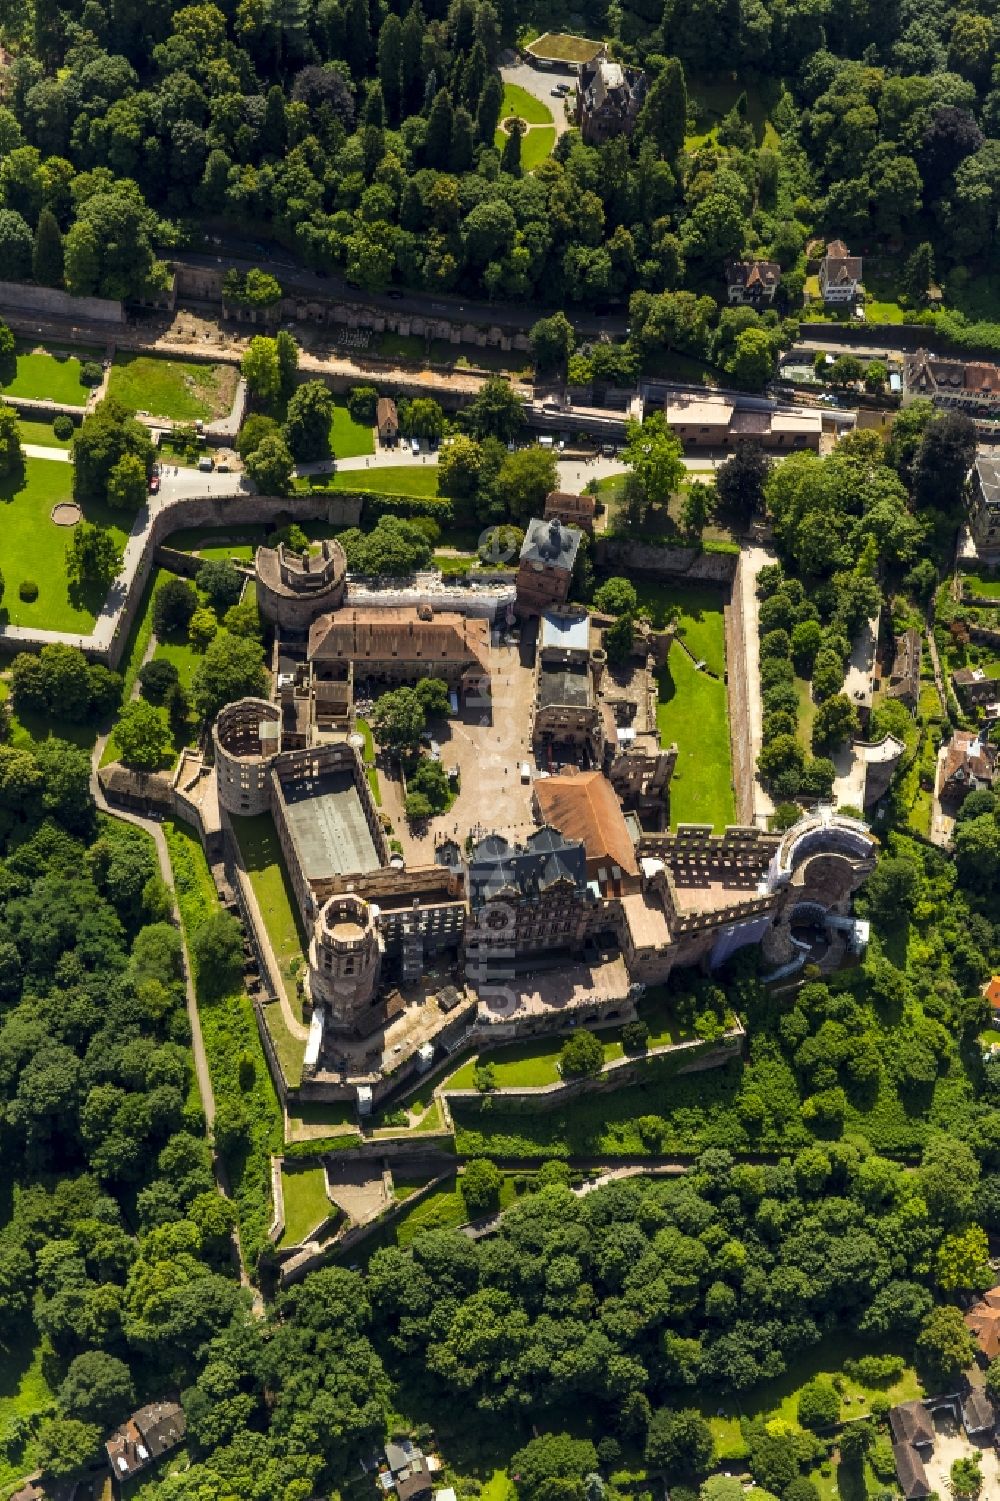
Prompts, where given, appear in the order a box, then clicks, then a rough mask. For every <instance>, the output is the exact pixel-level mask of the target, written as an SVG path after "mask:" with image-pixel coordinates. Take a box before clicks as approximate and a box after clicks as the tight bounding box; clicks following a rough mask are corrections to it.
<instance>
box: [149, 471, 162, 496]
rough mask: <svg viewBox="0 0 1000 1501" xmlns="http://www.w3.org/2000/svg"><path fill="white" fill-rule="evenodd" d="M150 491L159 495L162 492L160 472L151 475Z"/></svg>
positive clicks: (151, 493)
mask: <svg viewBox="0 0 1000 1501" xmlns="http://www.w3.org/2000/svg"><path fill="white" fill-rule="evenodd" d="M149 493H150V495H159V493H160V476H159V475H158V474H153V475H150V479H149Z"/></svg>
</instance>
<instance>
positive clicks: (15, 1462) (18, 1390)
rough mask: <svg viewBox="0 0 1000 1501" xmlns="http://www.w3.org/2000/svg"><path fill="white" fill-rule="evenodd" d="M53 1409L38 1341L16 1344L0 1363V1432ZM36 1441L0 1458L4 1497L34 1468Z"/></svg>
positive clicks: (0, 1488)
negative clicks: (32, 1344) (33, 1344)
mask: <svg viewBox="0 0 1000 1501" xmlns="http://www.w3.org/2000/svg"><path fill="white" fill-rule="evenodd" d="M54 1407H55V1393H54V1392H53V1390H52V1388H51V1387H50V1386H49V1383H48V1382H47V1381H46V1379H45V1374H44V1371H43V1362H42V1344H41V1341H39V1343H38V1344H37V1345H35V1346H34V1348H25V1347H24V1346H23V1345H21V1344H18V1345H17V1347H16V1348H14V1349H8V1350H6V1351H5V1353H4V1358H3V1360H2V1361H0V1433H7V1432H9V1431H10V1429H11V1428H12V1427H13V1426H14V1424H15V1423H17V1422H19V1421H24V1420H26V1419H31V1418H34V1417H35V1416H36V1415H37V1414H40V1413H43V1412H45V1411H46V1410H47V1409H49V1408H54ZM35 1452H36V1451H35V1442H34V1440H33V1439H30V1438H29V1439H28V1440H27V1441H26V1442H25V1443H23V1444H10V1445H9V1446H8V1447H7V1448H6V1449H5V1450H4V1452H3V1454H2V1455H0V1491H2V1492H3V1494H4V1495H7V1494H8V1493H9V1492H10V1491H11V1490H13V1489H14V1488H15V1486H16V1485H17V1483H18V1481H19V1480H21V1479H22V1478H23V1477H24V1475H25V1474H27V1473H28V1472H29V1471H30V1470H32V1469H34V1467H35V1464H36V1459H35Z"/></svg>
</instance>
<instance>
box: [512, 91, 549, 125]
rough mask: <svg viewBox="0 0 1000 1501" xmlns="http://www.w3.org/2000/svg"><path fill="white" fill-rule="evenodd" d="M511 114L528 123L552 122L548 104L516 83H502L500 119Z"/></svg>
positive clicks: (546, 123)
mask: <svg viewBox="0 0 1000 1501" xmlns="http://www.w3.org/2000/svg"><path fill="white" fill-rule="evenodd" d="M511 115H517V117H518V118H519V119H521V120H524V121H525V122H526V123H527V124H528V125H551V124H552V111H551V110H550V109H549V108H548V106H547V105H546V104H543V102H542V100H541V99H536V98H535V96H534V94H529V93H528V91H527V89H522V88H521V87H520V86H519V85H518V84H516V83H506V84H504V89H503V104H502V105H501V106H500V118H501V120H506V119H508V118H509V117H510V116H511Z"/></svg>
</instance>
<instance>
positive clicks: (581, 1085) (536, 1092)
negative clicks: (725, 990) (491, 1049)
mask: <svg viewBox="0 0 1000 1501" xmlns="http://www.w3.org/2000/svg"><path fill="white" fill-rule="evenodd" d="M745 1036H746V1034H745V1033H744V1031H743V1028H742V1027H740V1028H738V1029H737V1030H735V1031H733V1032H728V1033H727V1034H726V1036H725V1037H724V1038H722V1039H720V1041H719V1042H703V1041H702V1040H701V1039H700V1038H698V1039H695V1040H694V1041H692V1042H679V1043H673V1044H669V1045H667V1046H665V1047H661V1048H650V1049H649V1051H648V1052H647V1053H643V1054H641V1055H639V1056H638V1057H628V1058H616V1059H614V1061H613V1062H611V1063H606V1064H605V1065H604V1067H603V1069H602V1070H601V1072H600V1073H599V1074H598V1075H597V1076H596V1077H595V1078H587V1079H570V1080H567V1081H565V1082H562V1081H561V1082H560V1083H558V1084H541V1085H533V1086H525V1087H524V1088H522V1089H517V1088H506V1089H492V1090H490V1092H489V1094H485V1095H484V1094H481V1093H480V1092H479V1090H478V1089H448V1088H447V1087H445V1089H443V1090H442V1094H443V1095H444V1097H445V1098H446V1099H448V1100H449V1101H452V1102H454V1101H456V1100H457V1101H460V1102H461V1103H462V1104H463V1105H469V1104H474V1105H476V1106H478V1108H479V1109H480V1110H482V1111H488V1110H489V1109H490V1108H491V1107H490V1101H491V1100H495V1101H498V1102H499V1104H500V1105H501V1106H503V1107H505V1108H508V1109H511V1110H515V1111H521V1110H523V1111H526V1112H527V1111H537V1110H541V1111H550V1110H558V1109H559V1108H560V1107H561V1106H563V1105H565V1104H566V1103H567V1101H569V1100H572V1099H575V1098H576V1097H577V1096H578V1095H584V1094H599V1093H600V1092H601V1091H603V1090H617V1089H623V1088H624V1087H625V1086H626V1085H628V1084H639V1083H641V1082H642V1079H643V1076H644V1074H645V1072H646V1067H647V1065H648V1064H649V1063H650V1062H651V1061H652V1060H653V1059H661V1058H672V1059H674V1060H675V1061H676V1063H677V1065H678V1066H677V1069H676V1072H677V1073H678V1074H686V1073H692V1072H695V1071H696V1070H698V1071H700V1070H702V1069H709V1068H722V1067H724V1066H725V1064H727V1063H729V1062H730V1060H731V1059H733V1058H738V1057H740V1056H741V1054H742V1052H743V1043H744V1039H745ZM487 1059H488V1055H487Z"/></svg>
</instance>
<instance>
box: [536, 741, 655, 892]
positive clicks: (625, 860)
mask: <svg viewBox="0 0 1000 1501" xmlns="http://www.w3.org/2000/svg"><path fill="white" fill-rule="evenodd" d="M535 798H536V801H537V803H538V812H539V816H540V817H541V818H542V819H543V820H544V822H545V823H547V824H552V825H553V826H554V827H555V828H557V829H558V830H559V831H560V833H562V834H565V835H566V837H567V838H568V839H579V840H581V841H582V843H583V847H584V849H585V850H586V852H587V862H588V864H589V865H594V864H604V865H607V866H609V867H610V866H612V865H617V866H618V868H619V869H620V870H622V871H624V872H625V873H626V874H627V875H630V876H635V875H638V874H639V866H638V862H637V860H636V855H635V845H634V844H633V842H632V837H631V835H630V834H629V831H628V825H627V824H626V822H625V815H624V814H623V812H622V808H621V803H620V802H619V801H618V798H617V796H616V794H615V790H614V788H613V787H612V785H611V783H610V782H609V781H608V779H607V777H606V776H604V775H603V774H602V773H601V772H599V771H585V772H579V771H577V770H576V769H575V768H573V769H571V770H569V771H566V772H561V773H560V774H559V775H557V776H552V777H546V778H545V779H544V780H543V781H539V782H536V783H535ZM608 874H609V875H610V874H611V872H610V869H609V871H608Z"/></svg>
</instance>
